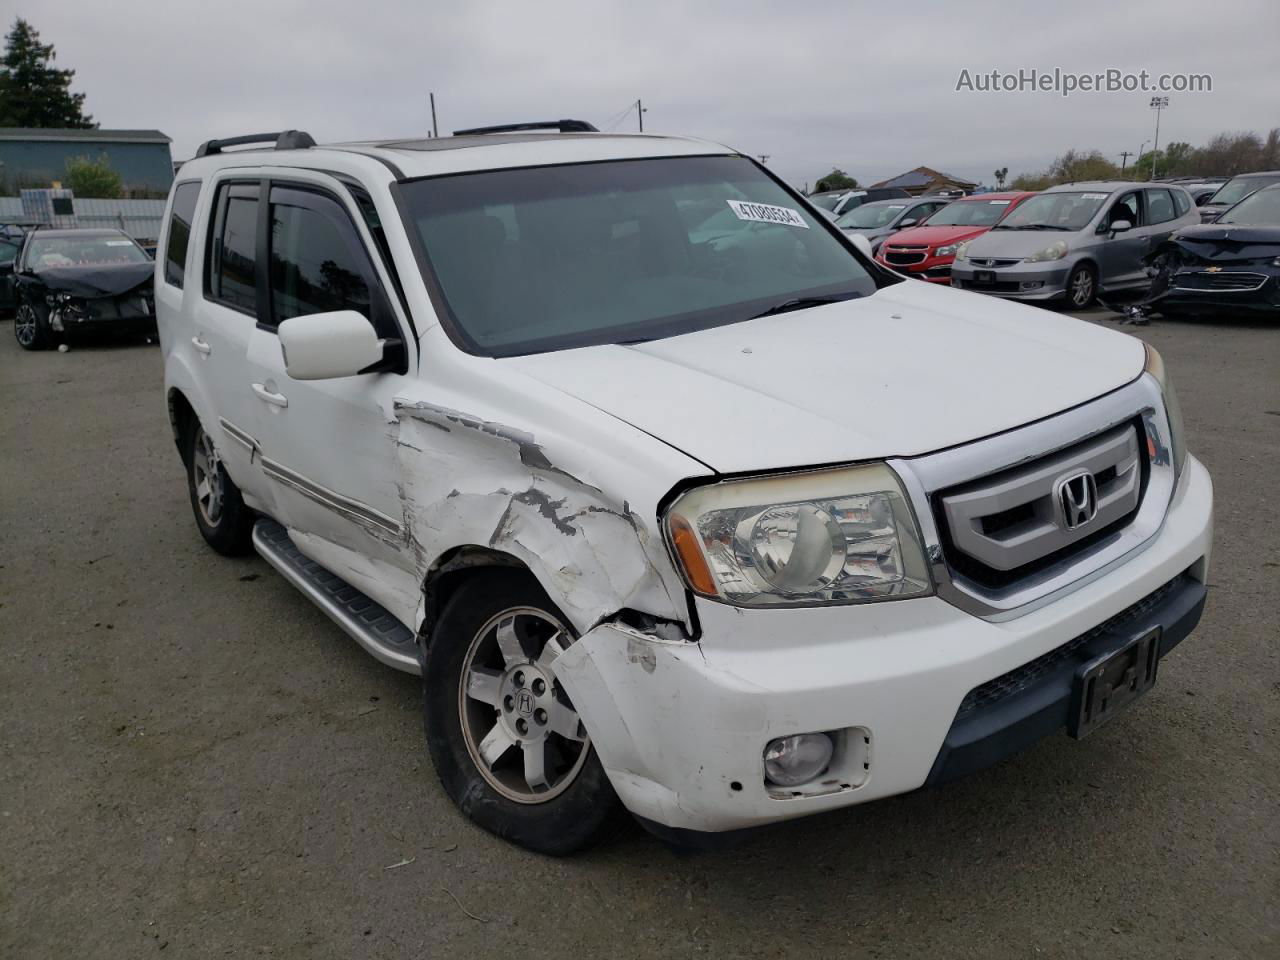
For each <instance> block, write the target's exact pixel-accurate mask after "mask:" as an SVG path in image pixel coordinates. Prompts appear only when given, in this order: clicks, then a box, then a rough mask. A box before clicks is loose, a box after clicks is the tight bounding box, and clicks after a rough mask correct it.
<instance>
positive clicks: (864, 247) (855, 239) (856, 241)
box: [849, 233, 873, 260]
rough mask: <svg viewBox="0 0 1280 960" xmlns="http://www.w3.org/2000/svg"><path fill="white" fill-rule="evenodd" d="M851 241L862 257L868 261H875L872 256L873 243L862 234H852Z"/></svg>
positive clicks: (850, 235)
mask: <svg viewBox="0 0 1280 960" xmlns="http://www.w3.org/2000/svg"><path fill="white" fill-rule="evenodd" d="M849 240H850V241H851V242H852V243H853V245H854V246H855V247H857V248H858V252H859V253H860V254H862V255H863V256H864V257H866V258H867V259H868V260H871V259H873V257H872V254H871V241H870V240H868V239H867V238H866V237H864V236H863V235H862V234H860V233H851V234H849Z"/></svg>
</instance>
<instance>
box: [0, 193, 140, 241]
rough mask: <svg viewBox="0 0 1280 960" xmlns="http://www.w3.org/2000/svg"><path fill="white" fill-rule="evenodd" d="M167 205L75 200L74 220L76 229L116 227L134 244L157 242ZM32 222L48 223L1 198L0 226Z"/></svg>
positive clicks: (16, 200)
mask: <svg viewBox="0 0 1280 960" xmlns="http://www.w3.org/2000/svg"><path fill="white" fill-rule="evenodd" d="M164 204H165V201H163V200H96V199H93V198H86V199H81V198H79V197H76V198H74V199H73V200H72V201H71V206H72V218H71V219H73V220H74V221H75V222H74V226H77V227H82V228H94V227H97V228H102V227H115V228H116V229H117V230H123V231H124V232H125V233H127V234H129V236H131V237H133V238H134V239H135V240H143V241H153V242H154V241H155V240H156V239H157V238H158V237H159V236H160V224H161V222H162V221H163V219H164ZM28 207H30V204H28ZM29 219H36V220H41V221H44V220H47V218H46V217H44V216H39V215H37V216H32V211H31V210H30V209H24V207H23V203H22V200H21V198H19V197H0V222H3V221H10V222H12V221H18V220H29ZM67 219H68V218H67V217H65V216H59V217H58V218H57V220H58V226H68V225H70V224H67V223H66V222H65V221H66V220H67Z"/></svg>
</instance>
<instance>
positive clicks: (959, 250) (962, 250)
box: [956, 240, 973, 260]
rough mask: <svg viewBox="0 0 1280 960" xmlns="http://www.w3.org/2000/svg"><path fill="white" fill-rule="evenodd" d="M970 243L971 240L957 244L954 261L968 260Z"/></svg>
mask: <svg viewBox="0 0 1280 960" xmlns="http://www.w3.org/2000/svg"><path fill="white" fill-rule="evenodd" d="M972 242H973V241H972V240H966V241H965V242H964V243H961V244H958V245H957V246H956V259H957V260H968V259H969V244H970V243H972Z"/></svg>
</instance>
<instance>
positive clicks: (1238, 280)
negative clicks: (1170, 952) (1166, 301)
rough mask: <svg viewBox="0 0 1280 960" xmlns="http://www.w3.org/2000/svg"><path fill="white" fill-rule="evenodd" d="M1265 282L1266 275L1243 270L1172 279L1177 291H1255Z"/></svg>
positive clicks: (1187, 275)
mask: <svg viewBox="0 0 1280 960" xmlns="http://www.w3.org/2000/svg"><path fill="white" fill-rule="evenodd" d="M1266 282H1267V275H1266V274H1264V273H1249V272H1246V271H1243V270H1229V271H1226V272H1224V273H1209V272H1207V271H1200V272H1196V271H1191V272H1187V273H1179V274H1176V275H1175V276H1174V278H1173V286H1174V287H1175V288H1176V289H1178V290H1257V289H1258V288H1259V287H1261V286H1262V285H1263V284H1264V283H1266Z"/></svg>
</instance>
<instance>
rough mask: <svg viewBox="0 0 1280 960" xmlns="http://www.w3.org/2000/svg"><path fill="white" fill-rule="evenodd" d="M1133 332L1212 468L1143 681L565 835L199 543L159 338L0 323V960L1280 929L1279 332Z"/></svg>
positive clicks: (1136, 946)
mask: <svg viewBox="0 0 1280 960" xmlns="http://www.w3.org/2000/svg"><path fill="white" fill-rule="evenodd" d="M1104 316H1105V315H1104V314H1101V313H1099V314H1095V315H1094V317H1095V318H1102V317H1104ZM1129 329H1132V328H1129ZM1138 333H1139V335H1140V336H1142V337H1143V338H1144V339H1147V340H1150V341H1151V342H1152V343H1154V344H1156V345H1157V346H1158V348H1159V349H1160V350H1161V351H1162V352H1163V353H1164V356H1165V358H1166V360H1167V361H1168V363H1169V365H1170V367H1171V368H1172V370H1173V372H1174V375H1175V377H1176V379H1177V383H1178V388H1179V392H1180V394H1181V397H1182V405H1183V408H1184V410H1185V412H1186V419H1187V426H1188V432H1189V436H1190V446H1191V449H1192V450H1193V452H1194V453H1195V454H1196V455H1197V456H1199V457H1200V458H1201V459H1202V460H1204V461H1205V463H1206V464H1207V465H1208V466H1209V469H1210V470H1211V471H1212V473H1213V476H1214V480H1215V482H1216V485H1217V547H1216V552H1215V556H1214V568H1213V572H1212V587H1213V589H1212V592H1211V594H1210V605H1209V609H1208V612H1207V613H1206V616H1205V619H1204V621H1203V623H1202V625H1201V627H1200V630H1199V631H1198V633H1197V634H1196V635H1194V636H1193V637H1192V638H1191V639H1190V640H1189V641H1188V642H1186V643H1184V644H1183V645H1182V646H1181V647H1180V648H1179V649H1178V650H1177V651H1176V652H1175V653H1174V655H1173V656H1171V657H1170V659H1169V660H1168V661H1167V662H1166V663H1165V664H1164V666H1163V667H1162V669H1161V679H1160V683H1159V684H1158V685H1157V687H1156V688H1155V689H1154V690H1153V691H1152V692H1151V694H1150V695H1149V696H1148V697H1147V698H1146V699H1145V701H1144V702H1143V703H1141V704H1139V705H1137V706H1136V707H1135V708H1134V709H1133V710H1132V711H1131V712H1130V713H1129V714H1128V715H1127V716H1125V717H1124V718H1122V719H1120V720H1117V721H1116V722H1115V723H1113V724H1111V725H1109V726H1107V727H1105V728H1103V729H1102V730H1101V731H1099V732H1098V733H1097V734H1096V735H1095V736H1094V737H1091V738H1090V739H1089V740H1087V741H1084V742H1083V743H1076V742H1075V741H1071V740H1068V739H1067V738H1066V737H1065V736H1059V737H1056V738H1053V739H1051V740H1049V741H1047V742H1045V743H1042V744H1040V745H1039V746H1038V747H1036V748H1035V749H1033V750H1031V751H1030V752H1029V753H1027V754H1024V755H1022V756H1021V757H1019V758H1017V759H1015V760H1012V761H1010V762H1007V763H1004V764H1002V765H1001V766H999V767H997V768H995V769H992V770H989V771H986V772H984V773H981V774H978V775H975V776H973V777H971V778H969V779H967V780H964V781H961V782H958V783H955V784H952V785H949V786H947V787H944V788H940V789H937V790H932V791H925V792H918V793H916V794H913V795H910V796H906V797H901V798H897V799H893V800H888V801H883V802H880V803H877V804H873V805H870V806H868V807H864V808H861V809H854V810H852V811H848V812H845V813H841V814H837V815H831V816H827V817H822V818H818V819H813V820H808V821H804V822H800V823H795V824H790V825H786V826H784V827H781V828H778V829H775V830H772V831H769V832H766V833H764V834H763V835H761V836H759V837H758V839H755V840H754V841H751V842H748V843H746V844H744V845H742V846H740V847H738V848H736V849H734V850H732V851H729V852H724V853H717V854H711V855H702V856H697V857H679V856H676V855H675V854H673V853H672V852H670V851H669V850H668V849H666V848H665V847H663V846H662V845H660V844H659V843H658V842H656V841H654V840H652V839H650V838H649V837H648V836H647V835H645V834H643V833H640V832H638V831H637V832H636V833H635V834H633V835H631V836H628V837H627V838H625V839H624V840H622V841H621V842H619V843H617V844H615V845H613V846H611V847H608V848H606V849H603V850H599V851H596V852H594V853H592V854H590V855H587V856H584V857H581V858H578V859H575V860H564V861H557V860H549V859H544V858H541V857H537V856H533V855H530V854H526V853H524V852H522V851H519V850H516V849H514V848H512V847H509V846H507V845H506V844H504V843H502V842H501V841H499V840H496V839H494V838H493V837H491V836H489V835H488V834H485V833H482V832H481V831H479V830H478V829H476V828H473V827H472V826H471V825H470V824H469V823H468V822H467V821H465V820H464V819H462V817H461V816H460V815H459V814H458V813H456V812H455V811H454V809H453V807H452V806H451V805H450V804H449V802H448V800H447V799H446V798H445V796H444V795H443V793H442V792H441V790H440V788H439V787H438V785H437V783H436V781H435V778H434V775H433V774H432V771H431V767H430V765H429V763H428V761H427V758H426V756H425V753H424V747H423V739H422V733H421V725H420V720H419V703H418V699H419V695H418V689H417V683H416V681H415V680H414V679H413V678H410V677H408V676H405V675H402V674H398V673H394V672H392V671H390V670H388V669H386V668H384V667H382V666H380V665H379V664H377V663H376V662H374V661H373V660H372V659H370V658H369V657H367V656H366V655H365V654H363V653H362V652H361V651H360V650H359V649H358V648H357V647H356V646H355V644H354V643H353V642H351V641H350V640H348V639H347V638H346V637H345V636H344V635H343V634H342V633H340V632H339V631H338V629H337V628H335V627H333V626H332V625H331V624H330V623H329V622H328V621H327V620H326V619H325V618H324V617H323V615H321V614H320V613H319V612H318V611H316V610H315V609H314V608H313V607H312V606H310V604H309V603H308V602H307V601H306V600H304V599H303V597H302V596H301V595H300V594H299V593H297V592H296V591H295V590H294V589H293V588H292V587H290V586H289V585H288V584H286V583H285V582H284V581H283V580H282V579H281V578H280V577H278V576H276V575H275V574H274V573H273V572H272V571H271V570H270V569H269V568H268V567H267V566H266V564H265V563H263V562H262V561H260V560H258V559H256V558H255V559H248V560H244V561H238V562H237V561H229V560H225V559H223V558H221V557H218V556H215V555H214V554H213V553H212V552H210V551H209V550H208V549H206V548H205V546H204V544H203V542H202V541H201V540H200V538H199V536H198V534H197V533H196V530H195V527H194V525H193V523H192V520H191V517H190V513H189V507H188V504H187V499H186V492H185V488H184V482H183V474H182V471H181V469H180V465H179V461H178V457H177V454H176V452H175V450H174V447H173V444H172V442H171V440H170V437H169V432H168V427H167V424H166V422H165V414H164V404H163V400H162V394H161V389H160V385H161V358H160V353H159V350H157V349H156V348H154V347H145V346H119V347H104V348H85V349H74V350H72V351H71V352H70V353H68V354H58V353H45V354H22V353H21V352H20V351H19V350H18V348H17V346H16V344H15V343H14V341H13V337H12V336H11V333H10V325H9V323H8V322H5V323H0V402H2V403H3V406H4V410H5V415H4V417H3V420H0V506H2V509H0V636H2V637H3V647H0V657H3V667H2V668H0V743H2V744H3V754H2V756H0V957H5V958H13V960H19V958H29V957H32V958H34V957H40V958H46V957H47V958H72V957H93V958H108V957H124V958H135V957H140V956H147V955H150V954H152V953H155V952H158V951H161V950H167V952H168V955H171V956H180V957H205V956H219V957H223V956H226V957H244V956H251V955H271V956H284V957H383V956H407V955H411V956H417V957H427V956H431V957H446V956H459V957H478V956H496V955H498V954H499V951H504V952H505V951H511V952H510V953H508V954H506V955H509V956H513V957H519V958H529V957H541V956H561V957H563V956H572V957H582V958H587V957H597V956H605V955H612V956H619V957H667V956H673V955H684V954H694V953H703V954H706V955H711V956H725V957H781V956H789V955H793V954H796V953H799V952H800V951H801V950H804V951H805V952H806V953H808V952H810V951H814V952H815V953H816V954H817V955H826V956H832V955H837V956H854V955H858V956H860V955H866V956H873V957H893V958H897V957H916V956H921V957H944V958H956V957H971V956H972V957H1040V956H1044V957H1083V956H1107V957H1109V958H1119V957H1167V958H1181V957H1206V958H1209V957H1212V958H1227V957H1277V956H1280V763H1277V759H1278V758H1280V742H1278V734H1280V626H1278V625H1277V623H1278V619H1280V618H1278V614H1280V545H1277V533H1278V532H1280V496H1277V492H1276V485H1277V482H1278V481H1280V326H1271V327H1267V326H1264V325H1261V324H1249V325H1246V324H1231V323H1197V324H1191V323H1171V322H1157V324H1156V325H1154V326H1152V327H1150V328H1147V329H1143V330H1140V331H1138ZM405 861H408V862H407V863H404V862H405ZM402 863H403V865H401V864H402Z"/></svg>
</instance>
